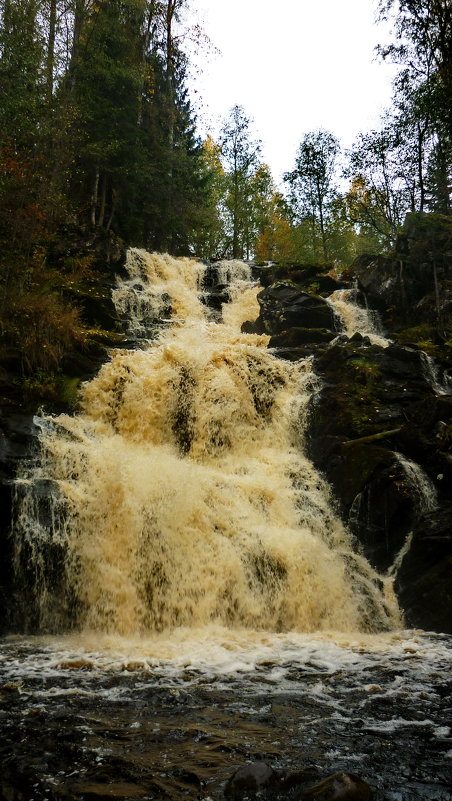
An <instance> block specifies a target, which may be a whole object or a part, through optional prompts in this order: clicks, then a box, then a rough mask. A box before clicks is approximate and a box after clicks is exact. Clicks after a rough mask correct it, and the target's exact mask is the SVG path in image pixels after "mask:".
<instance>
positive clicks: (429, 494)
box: [394, 452, 438, 515]
mask: <svg viewBox="0 0 452 801" xmlns="http://www.w3.org/2000/svg"><path fill="white" fill-rule="evenodd" d="M394 455H395V457H396V459H397V461H398V463H399V465H400V467H401V468H402V471H403V473H404V474H405V476H406V479H407V483H408V486H409V487H410V491H411V493H412V495H413V501H414V506H415V510H416V514H418V515H421V514H423V513H424V512H432V511H433V510H434V509H436V507H437V505H438V498H437V492H436V488H435V485H434V484H433V481H432V480H431V479H430V478H429V477H428V475H427V474H426V473H425V472H424V470H423V469H422V467H421V466H420V465H418V464H417V463H416V462H413V461H411V459H407V458H406V456H403V455H402V454H401V453H396V452H395V453H394Z"/></svg>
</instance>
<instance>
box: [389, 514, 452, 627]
mask: <svg viewBox="0 0 452 801" xmlns="http://www.w3.org/2000/svg"><path fill="white" fill-rule="evenodd" d="M451 521H452V506H451V505H448V506H445V507H443V508H442V509H441V508H439V509H434V510H431V511H429V512H427V513H426V514H424V515H422V516H421V518H420V519H419V521H418V522H417V524H416V525H415V527H414V530H413V537H412V541H411V545H410V548H409V550H408V551H407V553H406V554H405V556H404V558H403V560H402V563H401V566H400V568H399V570H398V573H397V578H396V582H395V589H396V592H397V595H398V597H399V599H400V603H401V604H402V607H403V609H404V611H405V616H406V621H407V623H408V625H410V626H416V627H421V628H424V629H426V630H427V631H429V630H430V631H439V632H444V633H447V634H452V614H451V610H452V586H451V581H450V577H451V575H452V524H451Z"/></svg>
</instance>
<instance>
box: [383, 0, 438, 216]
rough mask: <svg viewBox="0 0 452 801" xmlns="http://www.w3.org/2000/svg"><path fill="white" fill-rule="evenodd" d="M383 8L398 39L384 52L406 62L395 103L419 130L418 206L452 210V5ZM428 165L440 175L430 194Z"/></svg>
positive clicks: (434, 1) (418, 0) (413, 3)
mask: <svg viewBox="0 0 452 801" xmlns="http://www.w3.org/2000/svg"><path fill="white" fill-rule="evenodd" d="M379 8H380V14H381V16H382V17H383V18H385V19H387V18H391V19H392V20H393V21H394V24H395V34H396V37H397V43H396V44H390V45H389V46H387V47H380V48H379V52H380V53H381V55H382V56H383V58H390V59H391V60H393V61H394V62H395V63H398V64H400V65H401V66H402V70H401V72H400V73H399V75H398V76H397V78H396V80H395V103H396V105H398V107H399V112H400V111H402V113H401V115H400V114H399V116H400V119H401V121H402V123H403V124H404V125H405V126H406V124H407V123H408V124H411V127H412V134H413V133H414V134H415V135H414V136H413V135H412V137H411V141H412V144H413V145H414V148H413V153H414V155H415V159H416V169H415V173H416V175H417V178H418V188H419V191H420V195H421V200H420V203H419V205H418V207H417V209H416V210H421V211H422V210H423V208H424V206H425V205H430V206H431V207H432V208H433V209H438V208H441V209H442V210H443V211H446V213H448V211H449V210H450V185H451V180H450V177H451V171H452V103H451V100H450V99H451V96H452V5H451V3H450V0H380V2H379ZM403 107H404V108H403ZM407 112H408V113H407ZM432 153H435V156H434V157H433V160H432ZM432 161H433V162H435V167H432ZM428 170H429V171H430V173H432V170H433V173H434V175H435V178H434V180H433V181H432V180H431V181H430V191H431V198H430V199H429V198H428V196H427V192H426V190H427V185H426V173H427V171H428ZM440 182H442V185H440ZM412 210H415V207H414V206H412Z"/></svg>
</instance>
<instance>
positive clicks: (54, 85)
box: [0, 0, 452, 374]
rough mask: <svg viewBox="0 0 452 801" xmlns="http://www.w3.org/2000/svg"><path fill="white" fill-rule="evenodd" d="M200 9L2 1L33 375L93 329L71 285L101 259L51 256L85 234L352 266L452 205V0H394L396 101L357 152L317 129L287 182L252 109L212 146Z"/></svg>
mask: <svg viewBox="0 0 452 801" xmlns="http://www.w3.org/2000/svg"><path fill="white" fill-rule="evenodd" d="M187 6H188V0H0V94H1V102H0V245H1V248H0V336H1V343H0V348H1V351H0V357H2V358H4V357H5V354H7V353H9V352H10V351H11V349H12V351H14V352H15V353H18V354H19V357H18V358H19V360H20V365H21V370H22V372H23V373H24V374H27V373H33V372H35V371H36V370H37V369H45V370H47V371H49V370H58V369H59V366H60V363H61V358H62V354H64V353H65V352H67V350H68V348H70V347H72V345H73V344H74V342H75V343H76V342H77V341H83V338H84V337H86V325H85V324H84V321H83V319H81V318H80V313H79V311H78V309H77V308H76V305H74V303H73V302H72V301H70V300H69V301H68V298H69V297H70V293H68V292H67V291H66V289H67V286H68V285H72V284H74V282H75V283H77V281H81V280H95V276H93V274H92V272H90V259H89V258H86V259H84V258H68V259H66V260H63V261H61V259H60V261H59V263H58V266H57V268H55V264H54V263H52V260H51V259H50V258H49V253H50V252H51V251H52V246H53V245H54V244H55V242H56V241H57V240H58V239H59V238H61V237H62V236H63V235H64V234H63V233H62V232H64V231H67V230H69V229H78V230H84V231H89V232H93V231H99V232H103V233H104V234H106V235H108V233H109V232H114V233H115V235H116V236H118V237H120V238H122V240H123V241H124V242H125V243H127V244H133V245H138V246H143V247H146V248H149V249H154V250H161V251H169V252H171V253H173V254H175V255H178V254H194V255H197V256H198V257H200V258H204V259H217V258H225V257H234V258H250V257H255V258H257V259H262V260H265V259H273V260H277V261H283V262H296V261H312V260H317V261H318V260H321V261H325V262H336V263H338V264H341V265H344V264H349V263H351V261H352V260H353V258H354V257H355V256H356V255H357V254H358V253H360V252H362V251H363V250H372V251H374V252H380V251H382V250H385V249H388V248H390V247H391V246H392V244H393V243H394V241H395V237H396V235H397V231H398V230H399V228H400V225H401V223H402V221H403V218H404V215H405V214H406V212H407V211H426V210H428V211H435V212H440V213H442V214H450V211H451V209H450V188H451V181H450V173H451V162H452V157H451V150H452V148H451V141H452V134H451V131H452V123H451V114H452V112H451V94H452V79H451V64H452V52H451V50H452V44H451V41H452V23H451V14H452V12H451V5H450V1H449V0H380V4H379V6H380V13H381V15H382V16H383V17H391V18H392V19H393V21H394V24H395V33H396V36H397V39H396V43H395V44H393V45H391V46H388V47H387V48H381V57H382V58H390V59H392V60H394V61H396V62H397V63H399V64H400V70H399V72H398V77H397V79H396V81H395V85H394V98H393V105H392V108H391V110H390V111H388V113H387V115H386V117H385V119H384V120H383V123H382V127H381V129H380V130H378V131H372V132H370V133H366V134H363V135H362V136H361V137H359V139H358V141H357V143H356V145H355V147H354V148H353V149H352V151H351V152H350V153H348V154H343V153H342V154H341V153H340V145H339V142H338V141H337V140H336V139H335V137H334V136H333V135H332V134H330V133H328V132H326V131H314V132H310V133H307V134H306V135H305V136H304V137H303V139H302V141H301V142H300V146H299V148H298V151H297V153H296V158H295V163H294V165H293V168H292V169H291V170H290V171H288V172H287V174H286V175H285V178H284V188H283V189H279V188H277V187H276V186H275V183H274V180H273V178H272V175H271V172H270V170H269V168H268V166H266V165H265V164H263V163H262V161H261V147H260V142H259V140H258V138H257V137H256V135H255V134H254V133H253V129H252V123H251V121H250V119H249V118H248V117H247V115H246V113H245V111H244V109H242V108H241V107H240V106H235V107H234V108H233V109H231V110H230V112H229V113H228V114H227V115H226V116H225V120H224V123H223V126H222V129H221V132H220V134H219V136H218V140H217V141H214V140H213V139H211V138H208V139H207V140H206V141H204V142H202V141H201V140H200V137H199V136H198V134H197V130H196V120H195V116H194V114H193V110H192V106H191V102H190V98H189V95H188V92H187V88H186V83H187V70H188V66H189V65H188V61H187V55H186V52H187V50H188V47H187V39H186V36H187V33H184V28H183V26H182V24H181V17H182V16H183V13H184V12H185V11H186V7H187ZM193 27H194V29H196V26H193ZM339 179H340V180H339ZM345 180H346V181H347V182H348V183H347V186H348V188H347V190H346V191H344V190H343V188H342V189H339V188H338V186H341V185H342V187H343V186H344V185H345V184H344V181H345Z"/></svg>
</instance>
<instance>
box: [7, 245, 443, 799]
mask: <svg viewBox="0 0 452 801" xmlns="http://www.w3.org/2000/svg"><path fill="white" fill-rule="evenodd" d="M209 269H211V268H209ZM216 269H217V270H218V284H219V285H224V284H227V287H228V288H227V291H224V287H223V288H222V289H221V292H220V295H219V297H220V299H221V298H223V296H224V297H229V300H230V302H229V303H227V304H225V305H224V306H223V308H222V310H221V311H222V320H223V322H222V323H221V324H220V323H216V322H213V321H212V320H213V319H215V320H218V319H219V317H220V313H221V311H220V308H219V306H218V295H217V297H216V301H215V302H216V304H217V305H216V308H215V314H214V315H213V314H212V313H211V311H210V310H209V309H207V308H206V305H205V303H204V302H203V301H205V300H206V296H205V294H204V293H205V290H204V289H203V284H202V277H203V273H204V268H203V266H202V265H199V264H196V263H195V262H192V261H190V260H182V261H181V260H174V259H171V258H170V257H169V256H163V257H161V256H156V255H155V254H154V255H151V254H147V253H145V252H144V251H137V250H133V251H131V252H129V256H128V270H129V276H130V278H129V279H128V280H127V281H122V282H121V283H120V284H119V286H118V289H117V291H116V302H117V304H118V307H119V309H120V310H121V312H122V313H123V314H124V315H130V318H131V322H130V327H129V338H130V340H131V341H134V344H136V348H137V349H134V350H128V351H126V350H121V351H117V352H116V353H113V354H112V357H111V361H110V362H109V363H108V364H106V365H105V366H104V367H103V368H102V369H101V371H100V372H99V374H98V376H97V377H96V378H95V379H94V381H92V382H91V383H90V384H88V385H86V386H85V388H84V391H83V395H82V399H81V407H82V408H81V413H80V414H78V415H77V416H74V417H69V416H67V415H61V416H60V417H58V418H52V417H42V418H41V419H40V420H39V421H38V422H39V425H40V426H41V446H42V452H41V456H40V459H39V461H38V462H37V463H35V464H34V465H33V464H30V465H29V466H28V468H26V469H25V468H24V474H23V475H22V477H21V478H20V479H18V480H17V506H16V510H15V517H14V529H15V530H14V542H15V543H16V548H17V552H16V556H17V559H16V564H17V569H18V572H19V573H20V572H23V574H24V578H23V581H22V584H20V583H19V585H20V586H19V592H18V594H20V593H21V591H22V589H23V592H22V595H23V596H24V599H25V601H26V602H27V605H28V606H33V607H34V609H33V612H34V616H32V618H31V619H30V620H31V622H30V624H29V626H28V629H29V630H30V628H32V626H33V625H34V627H35V628H34V630H39V629H40V630H41V631H44V632H45V631H53V632H56V633H55V634H53V635H51V636H49V635H46V636H43V635H40V636H17V635H16V636H13V637H5V638H3V639H1V640H0V727H1V734H2V748H1V754H2V766H1V768H2V769H1V781H0V796H1V798H2V799H3V798H5V799H19V798H23V799H30V801H64V799H67V798H71V799H73V801H86V800H87V799H96V798H97V799H106V798H109V799H110V798H115V799H118V801H132V799H141V801H147V800H148V799H152V798H171V799H173V801H187V798H188V799H192V801H224V797H225V796H224V788H225V784H226V781H227V779H228V778H229V777H230V776H231V775H232V774H233V772H234V771H235V770H236V768H237V767H238V765H240V764H243V763H244V762H249V761H253V760H255V759H259V760H264V761H265V762H267V763H269V764H271V765H272V766H273V767H274V768H276V769H277V770H279V771H280V772H279V774H278V775H279V776H280V777H284V776H286V773H287V772H288V774H289V779H288V782H285V780H282V781H279V784H278V785H277V787H276V788H275V787H274V786H273V785H272V787H271V796H270V797H271V798H278V799H281V801H282V799H285V798H288V797H291V798H301V797H304V790H306V788H307V787H308V786H311V785H312V784H314V783H315V782H319V781H321V780H322V779H323V778H324V777H325V776H328V775H329V774H335V773H337V772H338V771H345V772H351V773H358V774H359V775H360V776H362V777H363V778H365V779H366V780H367V781H368V782H369V784H370V785H371V787H372V789H373V790H374V791H375V792H374V798H375V801H389V800H390V799H392V800H394V799H396V798H397V799H399V801H413V799H423V801H425V800H426V799H429V801H452V795H451V794H450V793H449V792H448V789H447V788H448V787H449V786H450V781H449V779H450V778H451V772H450V762H451V757H452V750H451V748H452V740H451V737H450V735H451V731H450V728H449V726H448V725H446V724H445V722H444V711H445V708H446V697H447V692H448V683H449V682H448V676H449V670H450V663H451V659H450V657H451V651H450V638H448V637H447V636H443V635H436V634H428V633H425V632H416V631H414V632H410V631H408V632H403V631H400V630H397V629H396V627H397V626H398V625H400V624H399V619H398V613H397V610H396V609H395V608H394V606H393V607H392V609H391V607H390V603H389V604H388V601H387V600H386V599H385V596H384V582H383V581H381V579H379V577H378V576H377V575H376V574H375V573H374V571H373V570H371V568H370V567H369V565H368V564H367V562H366V561H365V560H364V559H363V558H362V557H361V556H360V555H359V554H356V553H355V552H354V550H353V547H352V542H351V539H350V537H349V535H348V533H347V532H346V531H345V530H344V528H343V527H342V525H341V523H340V522H339V520H338V518H337V516H336V515H335V513H334V510H333V508H332V505H331V502H330V498H329V495H328V488H327V486H326V485H325V484H324V482H323V481H322V479H321V478H320V477H319V475H318V474H317V473H316V472H315V470H314V469H313V467H312V465H311V464H310V463H309V462H308V461H307V459H306V458H305V457H304V455H303V428H304V425H305V422H306V408H307V401H308V398H309V394H310V392H311V390H312V389H313V388H315V386H316V383H317V382H316V377H315V375H313V373H312V369H311V363H310V361H309V360H306V361H300V362H297V363H289V362H284V361H280V360H278V359H277V358H275V357H274V356H273V355H272V354H271V353H270V352H269V351H268V350H267V348H266V344H267V339H268V338H267V337H266V336H257V335H245V334H242V333H240V326H241V323H242V322H243V321H244V320H246V319H250V318H252V317H255V316H256V315H257V311H258V309H257V303H256V298H255V296H256V293H257V288H256V286H255V285H254V284H253V282H252V280H251V275H250V272H249V268H248V267H247V266H246V265H243V264H240V263H235V264H234V265H233V266H231V265H229V266H228V265H226V264H224V265H221V264H220V265H218V266H217V267H216ZM211 286H213V284H211ZM162 317H163V319H162ZM424 490H425V486H424V485H422V486H421V487H420V495H422V497H425V492H424ZM30 582H35V585H36V586H35V588H34V590H32V588H31V587H30ZM24 628H27V626H24ZM74 628H76V629H78V631H77V633H73V634H71V633H66V634H65V633H64V632H70V630H73V629H74ZM385 629H386V630H387V629H390V630H389V631H382V630H385ZM32 630H33V629H32ZM328 630H329V631H328ZM331 630H333V631H331ZM369 632H381V633H378V634H374V633H372V634H370V633H369ZM11 702H12V703H11ZM260 767H261V769H262V765H261V763H260ZM322 787H323V788H324V787H325V785H322ZM273 791H275V793H276V795H275V794H274V792H273ZM311 795H312V794H311V793H310V796H311ZM262 797H263V798H267V799H268V798H269V796H268V795H266V794H265V790H264V791H263V795H262ZM312 797H314V796H312ZM316 797H317V796H316Z"/></svg>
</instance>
